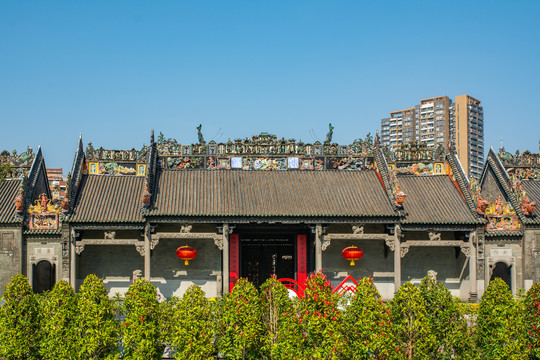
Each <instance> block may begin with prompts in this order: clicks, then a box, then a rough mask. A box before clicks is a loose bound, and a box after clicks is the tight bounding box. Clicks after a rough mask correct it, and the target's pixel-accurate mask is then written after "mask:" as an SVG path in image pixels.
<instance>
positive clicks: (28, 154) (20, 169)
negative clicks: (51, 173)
mask: <svg viewBox="0 0 540 360" xmlns="http://www.w3.org/2000/svg"><path fill="white" fill-rule="evenodd" d="M35 156H36V154H35V153H34V151H33V149H32V148H31V147H30V146H28V147H27V149H26V151H25V152H23V153H20V154H19V153H17V149H13V152H11V153H10V152H9V151H7V150H4V151H2V152H1V153H0V166H2V174H1V175H0V177H3V178H23V177H25V176H28V172H29V171H30V167H31V166H32V162H33V161H34V158H35Z"/></svg>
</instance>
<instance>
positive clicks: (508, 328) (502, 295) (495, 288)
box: [476, 278, 530, 359]
mask: <svg viewBox="0 0 540 360" xmlns="http://www.w3.org/2000/svg"><path fill="white" fill-rule="evenodd" d="M476 344H477V347H478V351H479V353H480V357H481V358H482V359H526V358H527V356H528V353H529V352H530V349H529V348H528V347H527V346H526V339H525V331H524V326H523V312H522V311H521V309H520V306H519V304H518V303H517V302H516V301H515V300H514V298H513V296H512V293H511V292H510V289H509V288H508V285H506V283H505V282H504V281H503V280H501V279H498V278H496V279H494V280H491V281H490V283H489V286H488V288H487V289H486V292H485V293H484V295H483V296H482V300H481V302H480V307H479V309H478V319H477V322H476Z"/></svg>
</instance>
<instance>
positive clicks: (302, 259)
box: [0, 126, 540, 301]
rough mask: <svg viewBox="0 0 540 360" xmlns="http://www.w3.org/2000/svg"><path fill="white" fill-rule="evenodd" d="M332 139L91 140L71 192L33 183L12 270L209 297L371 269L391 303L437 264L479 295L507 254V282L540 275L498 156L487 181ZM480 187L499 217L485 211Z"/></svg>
mask: <svg viewBox="0 0 540 360" xmlns="http://www.w3.org/2000/svg"><path fill="white" fill-rule="evenodd" d="M332 134H333V127H332V126H330V131H329V133H328V135H327V137H326V140H325V141H324V142H322V143H321V142H315V143H303V142H301V141H296V140H294V139H285V138H281V139H279V138H278V137H277V136H275V135H272V134H267V133H261V134H260V135H256V136H253V137H252V138H246V139H234V140H229V141H227V142H225V143H216V142H214V141H210V142H206V141H205V140H204V137H203V135H202V132H201V127H199V128H198V141H197V143H195V144H186V145H184V144H179V143H178V142H177V141H176V140H174V139H171V138H169V139H167V138H165V137H164V136H163V134H160V136H159V137H158V138H157V139H154V136H153V134H152V136H151V139H150V143H149V145H148V146H143V147H142V148H141V149H140V150H136V149H131V150H108V149H103V148H98V149H95V148H94V147H93V146H92V144H91V143H90V144H88V146H86V150H85V147H84V145H83V142H82V138H81V139H79V144H78V150H77V152H76V156H75V161H74V164H73V168H72V171H71V177H70V180H69V189H68V197H67V198H66V200H65V201H64V202H62V203H61V204H59V205H56V206H55V205H53V204H52V203H51V202H50V201H49V200H48V199H50V191H48V190H47V191H48V192H47V191H46V190H42V189H41V188H40V187H39V186H37V185H34V186H33V187H31V186H29V187H28V190H25V194H26V195H25V196H26V197H27V199H25V201H24V205H23V210H22V212H21V215H20V217H19V218H18V219H19V220H17V221H19V222H15V223H14V224H15V225H13V226H12V227H13V228H17V229H19V230H13V234H19V235H14V236H19V237H20V238H19V239H20V240H19V241H20V244H21V251H20V253H18V255H14V256H15V257H18V258H19V260H18V261H19V262H20V264H19V265H20V266H19V268H17V266H13V267H12V273H16V272H17V270H15V269H20V270H18V271H20V272H24V273H26V274H27V275H28V276H29V278H30V281H31V282H32V283H33V284H34V285H35V289H37V290H38V291H39V290H40V289H46V288H48V287H51V286H52V285H53V284H54V282H55V281H58V280H60V279H66V280H69V281H70V282H71V283H72V284H73V285H74V286H75V287H78V286H80V284H81V283H82V281H83V280H84V278H85V277H86V276H87V275H88V274H92V273H93V274H96V275H98V276H100V277H102V278H104V281H105V283H106V286H107V288H108V289H109V291H110V295H111V296H112V295H114V294H115V293H116V292H124V291H125V290H127V288H128V286H129V285H130V283H131V282H132V281H133V279H134V278H138V277H144V278H146V279H148V280H150V281H151V282H152V283H153V284H154V285H156V287H157V288H158V291H159V292H160V294H161V295H163V296H164V297H170V296H173V295H181V294H182V293H183V292H184V291H185V289H187V288H188V287H189V286H190V285H191V284H197V285H199V286H201V287H202V288H203V290H204V291H205V292H206V294H207V296H209V297H213V296H219V295H220V294H222V293H225V292H228V291H230V289H231V288H232V287H233V286H234V283H235V281H236V280H237V279H238V278H239V277H247V278H249V279H250V280H251V281H252V282H254V283H255V284H257V285H259V284H261V283H262V282H263V281H264V280H265V279H266V278H268V277H269V276H271V275H275V276H277V277H278V279H282V282H283V283H284V284H286V286H287V287H289V288H290V289H291V291H294V292H296V293H299V294H301V292H302V286H303V284H304V282H305V279H306V277H307V274H309V273H310V272H312V271H317V270H323V271H324V272H325V273H326V275H327V276H328V277H329V278H330V280H331V281H332V283H333V285H334V286H335V287H340V288H341V289H347V288H348V286H349V285H351V281H352V280H350V279H351V277H352V278H353V279H358V278H359V277H363V276H368V275H371V276H372V277H373V279H374V283H375V284H376V285H377V288H378V289H379V291H380V292H381V294H382V296H383V298H386V299H389V298H391V297H392V296H393V294H394V292H395V291H396V290H397V288H399V286H401V284H402V283H404V282H405V281H412V282H413V283H418V282H420V280H421V279H422V278H423V277H424V276H425V275H426V274H427V273H428V272H430V273H432V274H437V279H438V280H439V281H442V282H443V283H444V284H445V285H446V286H447V287H448V288H449V289H450V290H451V292H452V294H454V295H455V296H459V297H461V298H462V299H464V300H471V301H475V300H477V299H478V296H480V295H481V294H482V292H483V289H484V288H485V287H486V285H487V282H489V280H490V279H491V277H492V276H500V277H505V276H506V275H505V273H502V272H500V271H499V270H496V268H497V264H498V263H499V262H500V261H499V260H500V259H501V258H502V257H504V256H505V255H502V254H505V253H504V251H507V252H508V249H510V250H511V252H512V256H511V257H512V258H513V259H514V260H513V261H514V262H513V263H510V262H509V263H508V264H509V265H508V266H509V267H510V268H512V266H513V269H514V270H510V271H513V273H512V274H513V275H512V276H513V277H511V279H510V280H509V281H511V285H512V288H513V289H514V290H515V289H518V288H523V287H526V286H528V285H529V284H530V283H531V282H532V281H534V280H535V279H536V278H535V276H537V275H536V272H534V271H530V268H531V267H534V264H532V261H533V260H532V259H533V258H534V255H533V252H534V250H533V249H532V248H531V252H530V253H529V248H528V247H527V246H526V245H524V244H526V243H527V241H529V242H530V241H532V240H526V239H528V236H529V235H527V234H528V233H527V232H526V231H525V230H524V228H529V227H531V226H532V224H530V222H531V221H532V220H531V219H533V218H531V217H530V216H529V215H525V213H523V211H522V210H521V209H518V210H515V214H513V213H512V209H515V206H517V204H518V198H517V197H515V196H516V195H515V194H514V193H513V192H512V190H511V189H512V188H511V185H510V180H508V181H507V183H508V184H507V187H508V189H504V186H503V185H500V184H501V183H502V182H501V179H503V178H504V176H503V175H501V176H499V177H497V175H494V176H492V177H490V176H491V175H487V174H491V172H493V171H494V170H492V165H493V164H495V165H497V164H498V163H495V162H494V161H499V163H500V160H497V159H498V157H497V155H495V154H491V153H490V156H491V157H494V159H495V160H493V161H491V160H490V161H488V163H486V169H485V170H484V173H485V174H484V176H483V177H482V180H481V182H480V186H479V185H478V184H476V183H474V184H469V182H468V180H467V178H466V177H465V174H464V171H463V169H462V168H461V165H460V164H459V161H458V159H457V157H456V154H455V150H454V149H453V147H449V148H443V147H442V146H440V147H438V148H429V147H427V146H426V145H425V144H417V143H408V144H404V145H402V146H401V147H399V148H398V149H397V150H396V151H395V152H388V151H386V150H385V149H384V148H381V146H380V145H379V140H378V136H376V138H375V139H373V138H372V137H370V136H368V137H367V138H366V139H358V140H355V141H354V142H353V143H352V144H349V145H339V144H335V143H333V142H332ZM39 154H40V152H39ZM40 159H41V160H39V163H40V164H42V165H41V166H42V168H43V169H44V162H43V160H42V157H41V155H40ZM490 159H491V158H490ZM36 161H37V157H36V160H35V161H34V164H35V163H36ZM497 166H499V167H498V168H497V169H498V170H497V171H499V173H502V172H505V171H506V170H505V168H504V166H502V165H501V164H499V165H497ZM36 169H37V168H36ZM36 169H34V167H32V169H31V170H30V175H29V177H28V179H29V180H30V179H32V176H34V177H35V176H37V175H35V174H34V173H39V171H38V170H36ZM40 171H41V173H43V174H42V175H39V176H38V177H42V178H43V180H42V182H43V184H46V176H45V174H44V170H40ZM41 173H40V174H41ZM32 174H34V175H32ZM489 179H493V181H492V180H489ZM21 181H22V180H19V182H21ZM7 183H8V181H5V182H4V183H2V184H0V186H7V185H5V184H7ZM492 183H494V184H496V185H497V186H498V187H499V188H501V189H502V190H501V191H500V192H499V193H497V194H496V193H495V192H494V190H491V189H492V187H490V186H491V185H490V184H492ZM523 184H525V181H523ZM44 186H45V185H44ZM527 186H529V185H523V187H524V188H526V187H527ZM493 188H494V187H493ZM506 190H508V191H506ZM530 191H531V193H530V194H529V193H528V195H527V196H531V197H532V196H533V194H532V193H533V191H532V190H530ZM539 193H540V192H539ZM9 194H10V195H9V196H10V197H6V200H4V199H2V201H3V203H2V207H1V209H6V210H2V211H8V210H9V211H15V210H14V209H15V208H16V204H15V202H14V201H15V197H16V196H17V192H16V191H15V190H13V189H12V190H11V193H9ZM30 194H32V195H30ZM499 195H501V197H502V198H501V201H498V200H497V199H498V196H499ZM511 196H513V197H511ZM514 197H515V198H514ZM484 198H485V199H487V200H486V201H488V205H490V204H492V205H493V209H494V210H493V213H492V210H491V207H489V206H486V207H485V208H482V209H479V204H481V203H482V200H483V199H484ZM503 199H506V200H503ZM479 201H480V202H479ZM482 204H483V203H482ZM528 205H529V206H530V205H531V204H530V202H529V204H528ZM17 206H18V205H17ZM510 207H511V208H512V209H511V208H510ZM501 209H502V210H501ZM529 209H530V208H529ZM480 210H481V211H480ZM534 211H537V210H534V209H533V210H532V212H534ZM497 216H498V217H497ZM490 224H491V225H490ZM508 224H510V225H508ZM507 226H510V227H511V229H509V228H506V227H507ZM17 231H18V232H17ZM492 239H493V241H492ZM495 245H497V246H495ZM501 249H505V250H504V251H503V250H501ZM495 250H497V251H495ZM493 251H495V252H493ZM500 251H503V252H500ZM362 254H363V256H361V255H362ZM499 255H500V256H499ZM1 256H4V255H1ZM501 256H502V257H501ZM178 257H181V258H182V259H183V260H180V259H179V258H178ZM527 259H529V260H527ZM184 260H186V261H184ZM351 260H356V261H355V262H354V265H351V264H352V263H353V262H351ZM510 260H511V259H510ZM510 260H509V261H510ZM527 261H528V262H527ZM40 264H41V265H40ZM492 265H493V266H492ZM527 266H529V270H526V269H527ZM536 266H538V263H536ZM10 274H11V273H10ZM7 278H9V276H6V277H5V279H2V281H3V282H6V281H7V280H6V279H7Z"/></svg>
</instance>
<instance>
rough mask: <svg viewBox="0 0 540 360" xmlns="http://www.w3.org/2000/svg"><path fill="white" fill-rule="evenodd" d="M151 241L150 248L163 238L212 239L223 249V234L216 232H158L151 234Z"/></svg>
mask: <svg viewBox="0 0 540 360" xmlns="http://www.w3.org/2000/svg"><path fill="white" fill-rule="evenodd" d="M151 238H152V240H151V242H150V249H154V247H155V246H156V245H157V244H158V243H159V241H160V240H161V239H186V240H189V239H210V240H214V244H215V245H216V246H217V247H218V249H219V250H223V235H221V234H215V233H192V232H188V233H183V232H179V233H166V232H163V233H157V234H152V235H151Z"/></svg>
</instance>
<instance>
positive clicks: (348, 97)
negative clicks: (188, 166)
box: [0, 0, 540, 173]
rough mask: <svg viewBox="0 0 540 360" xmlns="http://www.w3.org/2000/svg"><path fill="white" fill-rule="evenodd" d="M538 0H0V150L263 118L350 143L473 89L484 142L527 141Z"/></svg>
mask: <svg viewBox="0 0 540 360" xmlns="http://www.w3.org/2000/svg"><path fill="white" fill-rule="evenodd" d="M539 13H540V1H519V0H518V1H493V0H491V1H432V0H431V1H369V2H368V1H366V2H364V1H358V0H355V1H316V0H309V1H303V0H294V1H256V0H252V1H223V0H219V1H204V0H200V1H133V0H132V1H120V0H119V1H11V0H2V1H1V2H0V122H1V130H0V150H3V149H8V150H9V151H11V150H12V149H13V148H17V150H18V151H19V152H22V151H24V150H25V149H26V146H27V145H30V146H31V147H33V148H34V149H37V147H38V146H39V145H41V146H42V149H43V152H44V154H45V160H46V163H47V166H48V167H51V168H53V167H63V168H64V172H65V173H67V172H68V171H69V170H70V169H71V164H72V161H73V156H74V151H75V149H76V144H77V140H78V136H79V133H82V136H83V140H84V142H85V145H86V143H87V142H89V141H91V142H92V143H93V145H94V146H95V147H100V146H103V147H105V148H116V149H131V148H133V147H135V148H140V147H141V146H142V144H143V143H148V141H149V136H150V130H151V129H152V128H154V129H155V131H156V135H157V134H158V133H159V132H160V131H162V132H163V133H164V134H165V136H166V137H172V138H176V139H177V140H178V141H179V142H181V143H193V142H196V141H197V133H196V129H195V127H196V126H197V125H198V124H200V123H201V124H202V125H203V133H204V136H205V139H206V140H207V141H209V140H212V139H214V140H216V141H227V139H229V138H231V139H234V138H236V137H241V138H244V137H251V135H254V134H258V133H260V132H263V131H266V132H270V133H274V134H276V135H277V136H278V137H286V138H293V137H294V138H296V139H301V140H302V141H304V142H307V141H313V140H314V138H315V139H318V140H324V137H325V134H326V132H327V130H328V123H329V122H331V123H332V124H333V125H334V126H335V130H334V140H335V141H336V142H339V143H350V142H352V141H353V140H354V139H355V138H358V137H364V136H365V135H366V134H367V133H368V132H371V133H372V134H373V133H374V132H375V131H376V130H377V129H379V128H380V119H381V118H383V117H387V116H388V113H389V112H390V111H393V110H399V109H402V108H406V107H410V106H413V105H415V104H417V103H418V102H419V99H421V98H427V97H433V96H439V95H448V96H449V97H451V98H452V99H453V98H454V97H455V96H456V95H461V94H469V95H471V96H473V97H475V98H477V99H479V100H481V101H482V104H483V106H484V117H485V142H486V151H487V150H488V149H489V147H490V146H493V147H494V148H495V149H498V147H499V145H500V140H501V137H502V138H503V143H504V145H505V147H506V149H507V150H509V151H512V152H514V151H515V150H516V149H517V148H519V149H520V150H522V151H523V150H526V149H529V150H530V151H534V152H538V141H539V139H540V132H539V131H538V130H539V119H538V117H537V115H536V112H537V111H539V104H540V26H539V25H538V14H539Z"/></svg>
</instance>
